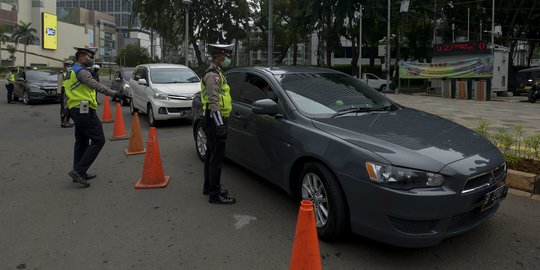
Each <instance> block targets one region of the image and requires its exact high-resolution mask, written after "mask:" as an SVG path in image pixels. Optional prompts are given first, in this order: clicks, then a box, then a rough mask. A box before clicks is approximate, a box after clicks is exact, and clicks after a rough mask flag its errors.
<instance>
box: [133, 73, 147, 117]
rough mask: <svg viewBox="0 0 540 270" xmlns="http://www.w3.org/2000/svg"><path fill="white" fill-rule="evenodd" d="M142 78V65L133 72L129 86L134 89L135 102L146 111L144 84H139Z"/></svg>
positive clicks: (138, 107) (137, 106) (136, 105)
mask: <svg viewBox="0 0 540 270" xmlns="http://www.w3.org/2000/svg"><path fill="white" fill-rule="evenodd" d="M141 78H142V67H138V68H137V69H135V71H134V72H133V76H132V79H131V80H130V81H129V86H130V88H131V90H132V91H133V104H134V105H135V107H136V108H137V109H139V110H142V111H143V112H144V111H146V106H145V105H144V103H145V102H144V92H143V91H144V85H140V84H139V82H138V81H139V79H141Z"/></svg>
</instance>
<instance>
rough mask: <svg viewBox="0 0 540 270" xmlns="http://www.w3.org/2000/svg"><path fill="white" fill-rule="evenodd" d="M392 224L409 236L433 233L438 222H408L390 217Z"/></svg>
mask: <svg viewBox="0 0 540 270" xmlns="http://www.w3.org/2000/svg"><path fill="white" fill-rule="evenodd" d="M388 219H389V220H390V222H391V223H392V224H393V225H394V227H396V229H398V230H400V231H402V232H404V233H409V234H428V233H432V232H433V230H434V229H435V226H436V225H437V221H438V220H408V219H402V218H397V217H392V216H388Z"/></svg>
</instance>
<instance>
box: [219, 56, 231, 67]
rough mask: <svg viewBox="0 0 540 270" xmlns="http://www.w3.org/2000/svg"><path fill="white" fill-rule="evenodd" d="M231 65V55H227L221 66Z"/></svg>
mask: <svg viewBox="0 0 540 270" xmlns="http://www.w3.org/2000/svg"><path fill="white" fill-rule="evenodd" d="M230 65H231V58H229V57H225V60H223V62H221V66H222V67H224V68H226V67H228V66H230Z"/></svg>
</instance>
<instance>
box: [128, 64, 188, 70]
mask: <svg viewBox="0 0 540 270" xmlns="http://www.w3.org/2000/svg"><path fill="white" fill-rule="evenodd" d="M140 66H145V67H147V68H150V69H156V68H188V67H186V66H184V65H178V64H166V63H155V64H142V65H138V66H137V67H140Z"/></svg>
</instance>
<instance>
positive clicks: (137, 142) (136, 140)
mask: <svg viewBox="0 0 540 270" xmlns="http://www.w3.org/2000/svg"><path fill="white" fill-rule="evenodd" d="M124 153H126V155H138V154H144V153H146V149H145V148H144V144H143V140H142V135H141V126H140V125H139V114H138V113H137V112H135V114H134V116H133V122H132V124H131V132H130V135H129V145H128V148H127V149H124Z"/></svg>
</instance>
